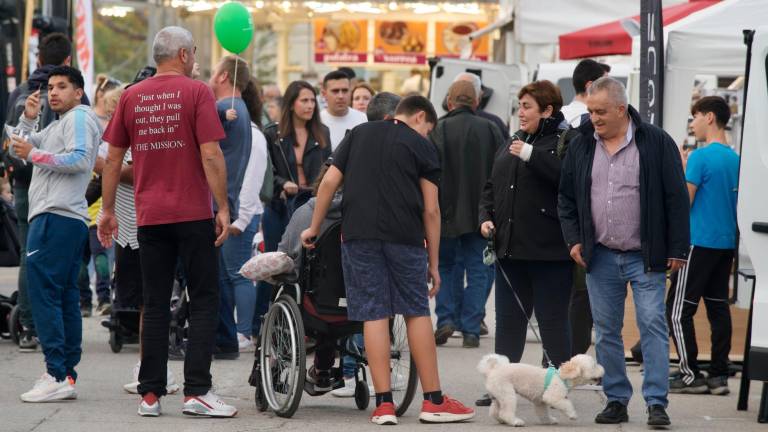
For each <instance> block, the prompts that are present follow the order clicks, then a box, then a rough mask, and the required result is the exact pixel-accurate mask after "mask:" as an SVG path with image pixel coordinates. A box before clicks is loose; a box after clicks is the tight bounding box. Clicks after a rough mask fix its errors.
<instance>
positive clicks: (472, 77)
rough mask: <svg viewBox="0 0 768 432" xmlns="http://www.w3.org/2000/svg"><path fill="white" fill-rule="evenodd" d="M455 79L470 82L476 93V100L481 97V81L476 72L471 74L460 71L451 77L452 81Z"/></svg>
mask: <svg viewBox="0 0 768 432" xmlns="http://www.w3.org/2000/svg"><path fill="white" fill-rule="evenodd" d="M456 81H469V82H471V83H472V87H474V88H475V93H476V94H477V100H480V98H481V97H483V82H482V81H480V77H479V76H477V74H473V73H472V72H462V73H460V74H458V75H456V78H454V79H453V82H456Z"/></svg>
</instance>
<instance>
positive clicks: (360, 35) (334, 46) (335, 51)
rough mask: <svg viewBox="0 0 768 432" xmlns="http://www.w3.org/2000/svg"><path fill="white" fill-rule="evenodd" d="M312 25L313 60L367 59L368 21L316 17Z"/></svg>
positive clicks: (336, 61) (344, 60)
mask: <svg viewBox="0 0 768 432" xmlns="http://www.w3.org/2000/svg"><path fill="white" fill-rule="evenodd" d="M314 27H315V43H314V45H315V62H317V63H324V62H326V63H365V62H367V61H368V21H366V20H329V19H325V18H317V19H315V20H314Z"/></svg>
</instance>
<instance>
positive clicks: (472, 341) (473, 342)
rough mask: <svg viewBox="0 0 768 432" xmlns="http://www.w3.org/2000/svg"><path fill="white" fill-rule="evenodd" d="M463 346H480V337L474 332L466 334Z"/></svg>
mask: <svg viewBox="0 0 768 432" xmlns="http://www.w3.org/2000/svg"><path fill="white" fill-rule="evenodd" d="M461 346H463V347H464V348H478V347H479V346H480V337H479V336H475V335H472V334H465V335H464V342H463V343H462V344H461Z"/></svg>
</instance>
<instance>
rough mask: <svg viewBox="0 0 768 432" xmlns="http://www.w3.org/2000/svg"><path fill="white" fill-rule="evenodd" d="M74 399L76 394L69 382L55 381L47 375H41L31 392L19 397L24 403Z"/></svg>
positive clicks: (66, 380)
mask: <svg viewBox="0 0 768 432" xmlns="http://www.w3.org/2000/svg"><path fill="white" fill-rule="evenodd" d="M75 398H77V393H76V392H75V386H73V385H72V383H71V382H70V380H68V379H64V380H63V381H56V378H54V377H52V376H50V375H48V373H45V374H43V376H42V377H40V379H38V380H37V382H35V385H34V386H33V387H32V390H30V391H28V392H26V393H24V394H22V395H21V400H22V401H24V402H53V401H60V400H68V399H75Z"/></svg>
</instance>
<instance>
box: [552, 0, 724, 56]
mask: <svg viewBox="0 0 768 432" xmlns="http://www.w3.org/2000/svg"><path fill="white" fill-rule="evenodd" d="M718 2H719V0H691V1H690V2H688V3H682V4H678V5H674V6H669V7H665V8H664V10H663V12H662V16H663V19H664V25H668V24H671V23H673V22H675V21H678V20H680V19H682V18H685V17H686V16H688V15H690V14H692V13H694V12H697V11H700V10H702V9H704V8H707V7H709V6H712V5H713V4H715V3H718ZM638 4H639V2H638ZM632 19H633V20H635V21H640V15H636V16H634V17H632ZM559 39H560V59H561V60H569V59H577V58H583V57H595V56H604V55H621V54H625V55H629V54H631V53H632V38H630V37H629V34H627V32H626V31H625V30H624V28H622V26H621V20H617V21H612V22H609V23H606V24H600V25H597V26H594V27H588V28H585V29H582V30H578V31H575V32H571V33H565V34H562V35H560V38H559Z"/></svg>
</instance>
